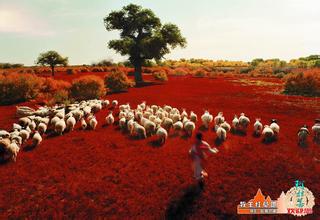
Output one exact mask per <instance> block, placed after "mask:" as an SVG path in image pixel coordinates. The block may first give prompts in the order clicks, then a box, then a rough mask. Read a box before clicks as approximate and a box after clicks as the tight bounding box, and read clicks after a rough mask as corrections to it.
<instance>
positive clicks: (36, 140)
mask: <svg viewBox="0 0 320 220" xmlns="http://www.w3.org/2000/svg"><path fill="white" fill-rule="evenodd" d="M41 142H42V137H41V135H40V133H39V132H38V131H36V132H35V133H34V135H33V137H32V143H33V146H38V145H39V144H40V143H41Z"/></svg>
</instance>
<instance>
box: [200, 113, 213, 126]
mask: <svg viewBox="0 0 320 220" xmlns="http://www.w3.org/2000/svg"><path fill="white" fill-rule="evenodd" d="M212 120H213V116H212V115H211V114H210V113H209V111H205V112H204V113H203V115H202V116H201V121H202V124H203V126H204V127H205V128H206V129H208V128H209V125H210V123H211V122H212Z"/></svg>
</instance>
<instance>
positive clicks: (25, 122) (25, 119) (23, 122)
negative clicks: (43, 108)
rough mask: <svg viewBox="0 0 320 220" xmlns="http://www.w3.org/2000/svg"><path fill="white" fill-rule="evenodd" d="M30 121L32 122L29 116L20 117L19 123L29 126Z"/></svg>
mask: <svg viewBox="0 0 320 220" xmlns="http://www.w3.org/2000/svg"><path fill="white" fill-rule="evenodd" d="M30 122H31V120H30V119H29V118H28V117H23V118H19V122H18V123H19V125H21V126H22V127H27V126H28V125H29V123H30Z"/></svg>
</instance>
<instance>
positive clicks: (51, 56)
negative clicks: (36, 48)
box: [36, 50, 68, 76]
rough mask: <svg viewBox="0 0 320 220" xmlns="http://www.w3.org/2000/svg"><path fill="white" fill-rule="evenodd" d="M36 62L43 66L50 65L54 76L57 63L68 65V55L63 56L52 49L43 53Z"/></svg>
mask: <svg viewBox="0 0 320 220" xmlns="http://www.w3.org/2000/svg"><path fill="white" fill-rule="evenodd" d="M36 64H40V65H43V66H50V67H51V72H52V76H54V67H55V66H57V65H62V66H67V65H68V57H62V56H61V55H60V54H59V53H58V52H56V51H53V50H50V51H47V52H44V53H41V54H40V55H39V57H38V59H37V61H36Z"/></svg>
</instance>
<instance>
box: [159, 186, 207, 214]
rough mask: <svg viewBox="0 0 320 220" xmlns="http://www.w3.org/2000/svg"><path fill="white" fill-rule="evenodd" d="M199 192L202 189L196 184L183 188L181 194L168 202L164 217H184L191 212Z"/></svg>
mask: <svg viewBox="0 0 320 220" xmlns="http://www.w3.org/2000/svg"><path fill="white" fill-rule="evenodd" d="M201 194H202V190H201V189H200V188H199V186H198V185H197V184H193V185H191V186H188V187H187V188H185V189H184V190H183V194H182V196H180V197H179V198H178V199H175V200H172V201H171V202H170V203H169V205H168V207H167V209H166V214H165V219H169V220H170V219H186V218H187V217H188V215H189V214H190V213H192V212H193V210H192V209H193V206H194V204H195V202H196V201H197V199H198V198H199V197H200V196H201Z"/></svg>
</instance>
